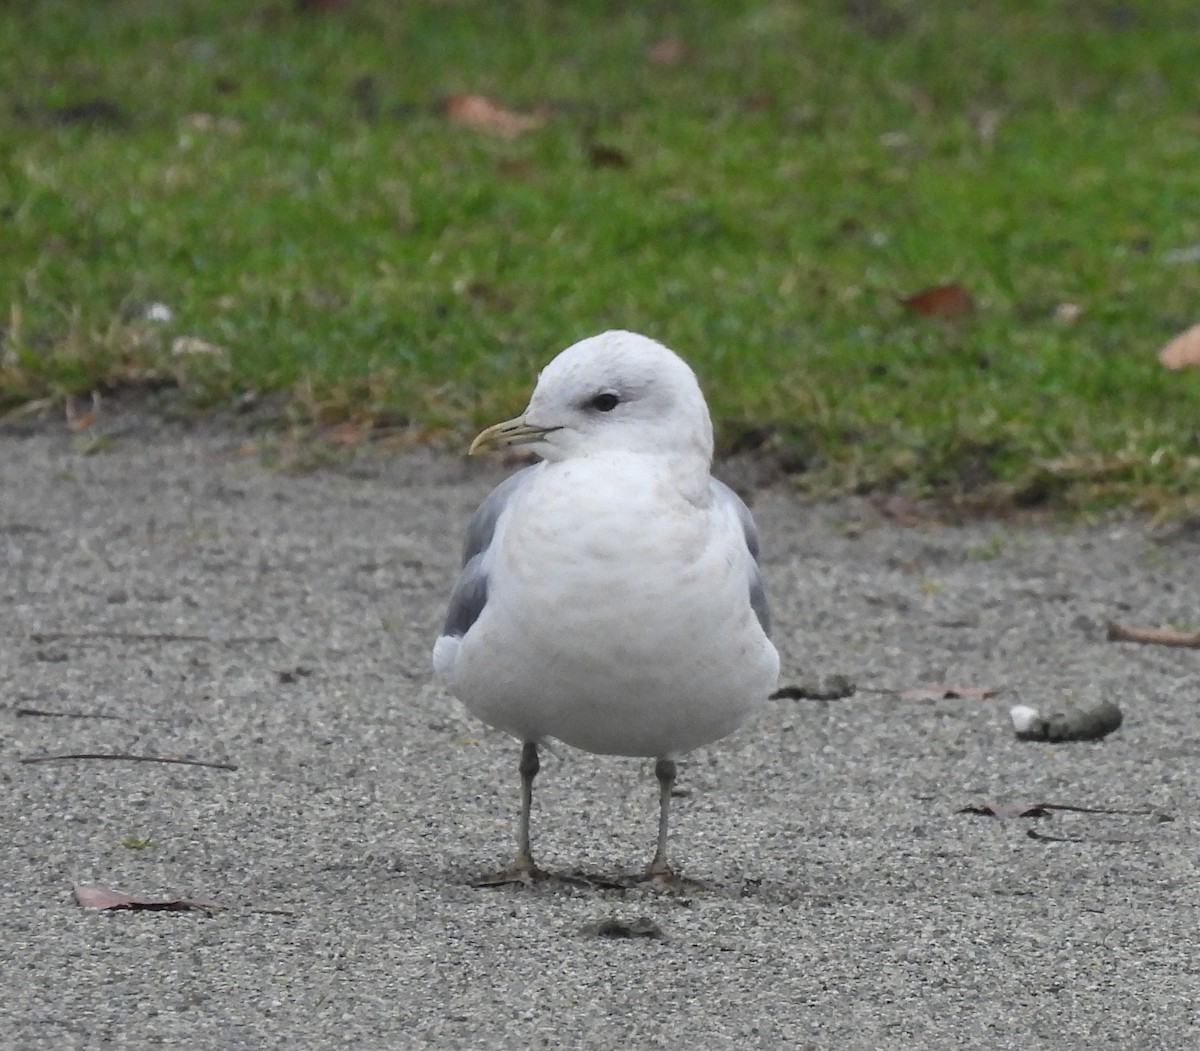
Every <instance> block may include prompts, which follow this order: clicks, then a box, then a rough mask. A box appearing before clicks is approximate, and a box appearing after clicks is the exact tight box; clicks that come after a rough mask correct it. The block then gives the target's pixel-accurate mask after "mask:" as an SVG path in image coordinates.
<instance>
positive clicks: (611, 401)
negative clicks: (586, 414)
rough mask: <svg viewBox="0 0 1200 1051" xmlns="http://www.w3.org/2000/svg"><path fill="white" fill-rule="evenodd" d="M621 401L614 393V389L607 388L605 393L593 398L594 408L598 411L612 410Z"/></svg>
mask: <svg viewBox="0 0 1200 1051" xmlns="http://www.w3.org/2000/svg"><path fill="white" fill-rule="evenodd" d="M620 403H621V399H620V398H618V397H617V396H616V395H615V394H613V392H612V391H607V390H606V391H605V392H604V393H603V394H597V395H596V396H595V397H594V398H593V399H592V408H593V409H595V410H596V411H597V412H612V411H613V409H615V408H616V407H617V406H618V405H619V404H620Z"/></svg>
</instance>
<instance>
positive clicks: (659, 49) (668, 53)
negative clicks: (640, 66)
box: [646, 36, 688, 69]
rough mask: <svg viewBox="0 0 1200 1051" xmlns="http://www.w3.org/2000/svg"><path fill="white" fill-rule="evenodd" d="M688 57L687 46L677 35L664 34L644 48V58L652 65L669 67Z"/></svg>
mask: <svg viewBox="0 0 1200 1051" xmlns="http://www.w3.org/2000/svg"><path fill="white" fill-rule="evenodd" d="M687 57H688V46H687V44H685V43H684V42H683V41H682V40H681V39H680V38H679V37H677V36H666V37H663V38H662V39H661V40H656V41H655V42H654V43H653V44H651V45H650V46H649V47H647V48H646V60H647V61H648V62H649V63H650V64H651V65H654V66H661V67H662V68H664V69H669V68H670V67H672V66H677V65H679V63H681V62H682V61H683V60H684V59H686V58H687Z"/></svg>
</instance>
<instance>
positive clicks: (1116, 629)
mask: <svg viewBox="0 0 1200 1051" xmlns="http://www.w3.org/2000/svg"><path fill="white" fill-rule="evenodd" d="M1108 639H1109V641H1110V642H1141V643H1145V644H1146V645H1151V646H1184V647H1187V648H1190V649H1200V631H1178V630H1176V629H1175V628H1156V627H1151V626H1148V625H1135V624H1118V623H1117V622H1116V621H1115V620H1110V621H1109V622H1108Z"/></svg>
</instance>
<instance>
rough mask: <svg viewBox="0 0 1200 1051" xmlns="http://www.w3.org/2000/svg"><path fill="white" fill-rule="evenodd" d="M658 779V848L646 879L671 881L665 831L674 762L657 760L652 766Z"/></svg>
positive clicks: (669, 810)
mask: <svg viewBox="0 0 1200 1051" xmlns="http://www.w3.org/2000/svg"><path fill="white" fill-rule="evenodd" d="M654 776H655V777H657V778H658V848H657V849H656V850H655V851H654V859H653V860H652V861H651V862H650V864H649V866H648V867H647V869H646V879H655V880H672V879H674V878H675V873H674V872H672V871H671V866H670V865H668V864H667V829H668V825H669V822H670V817H671V791H672V789H674V787H675V760H674V759H659V760H658V761H657V762H656V763H655V764H654Z"/></svg>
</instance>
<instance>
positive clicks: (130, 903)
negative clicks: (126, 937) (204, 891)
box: [74, 883, 221, 912]
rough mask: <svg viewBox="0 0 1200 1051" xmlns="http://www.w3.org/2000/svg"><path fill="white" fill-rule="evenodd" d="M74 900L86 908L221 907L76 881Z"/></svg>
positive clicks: (170, 909) (173, 909) (157, 909)
mask: <svg viewBox="0 0 1200 1051" xmlns="http://www.w3.org/2000/svg"><path fill="white" fill-rule="evenodd" d="M74 891H75V900H76V901H77V902H79V904H80V905H82V906H84V907H85V908H88V909H106V910H109V911H115V910H118V909H130V910H136V911H142V912H195V911H200V912H212V911H213V910H219V909H220V908H221V906H220V905H218V904H217V903H216V902H214V901H199V900H194V899H191V898H144V897H141V896H140V895H137V894H125V893H124V892H122V891H119V890H110V889H109V888H108V887H100V886H97V885H96V884H94V883H76V884H75V887H74Z"/></svg>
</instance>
